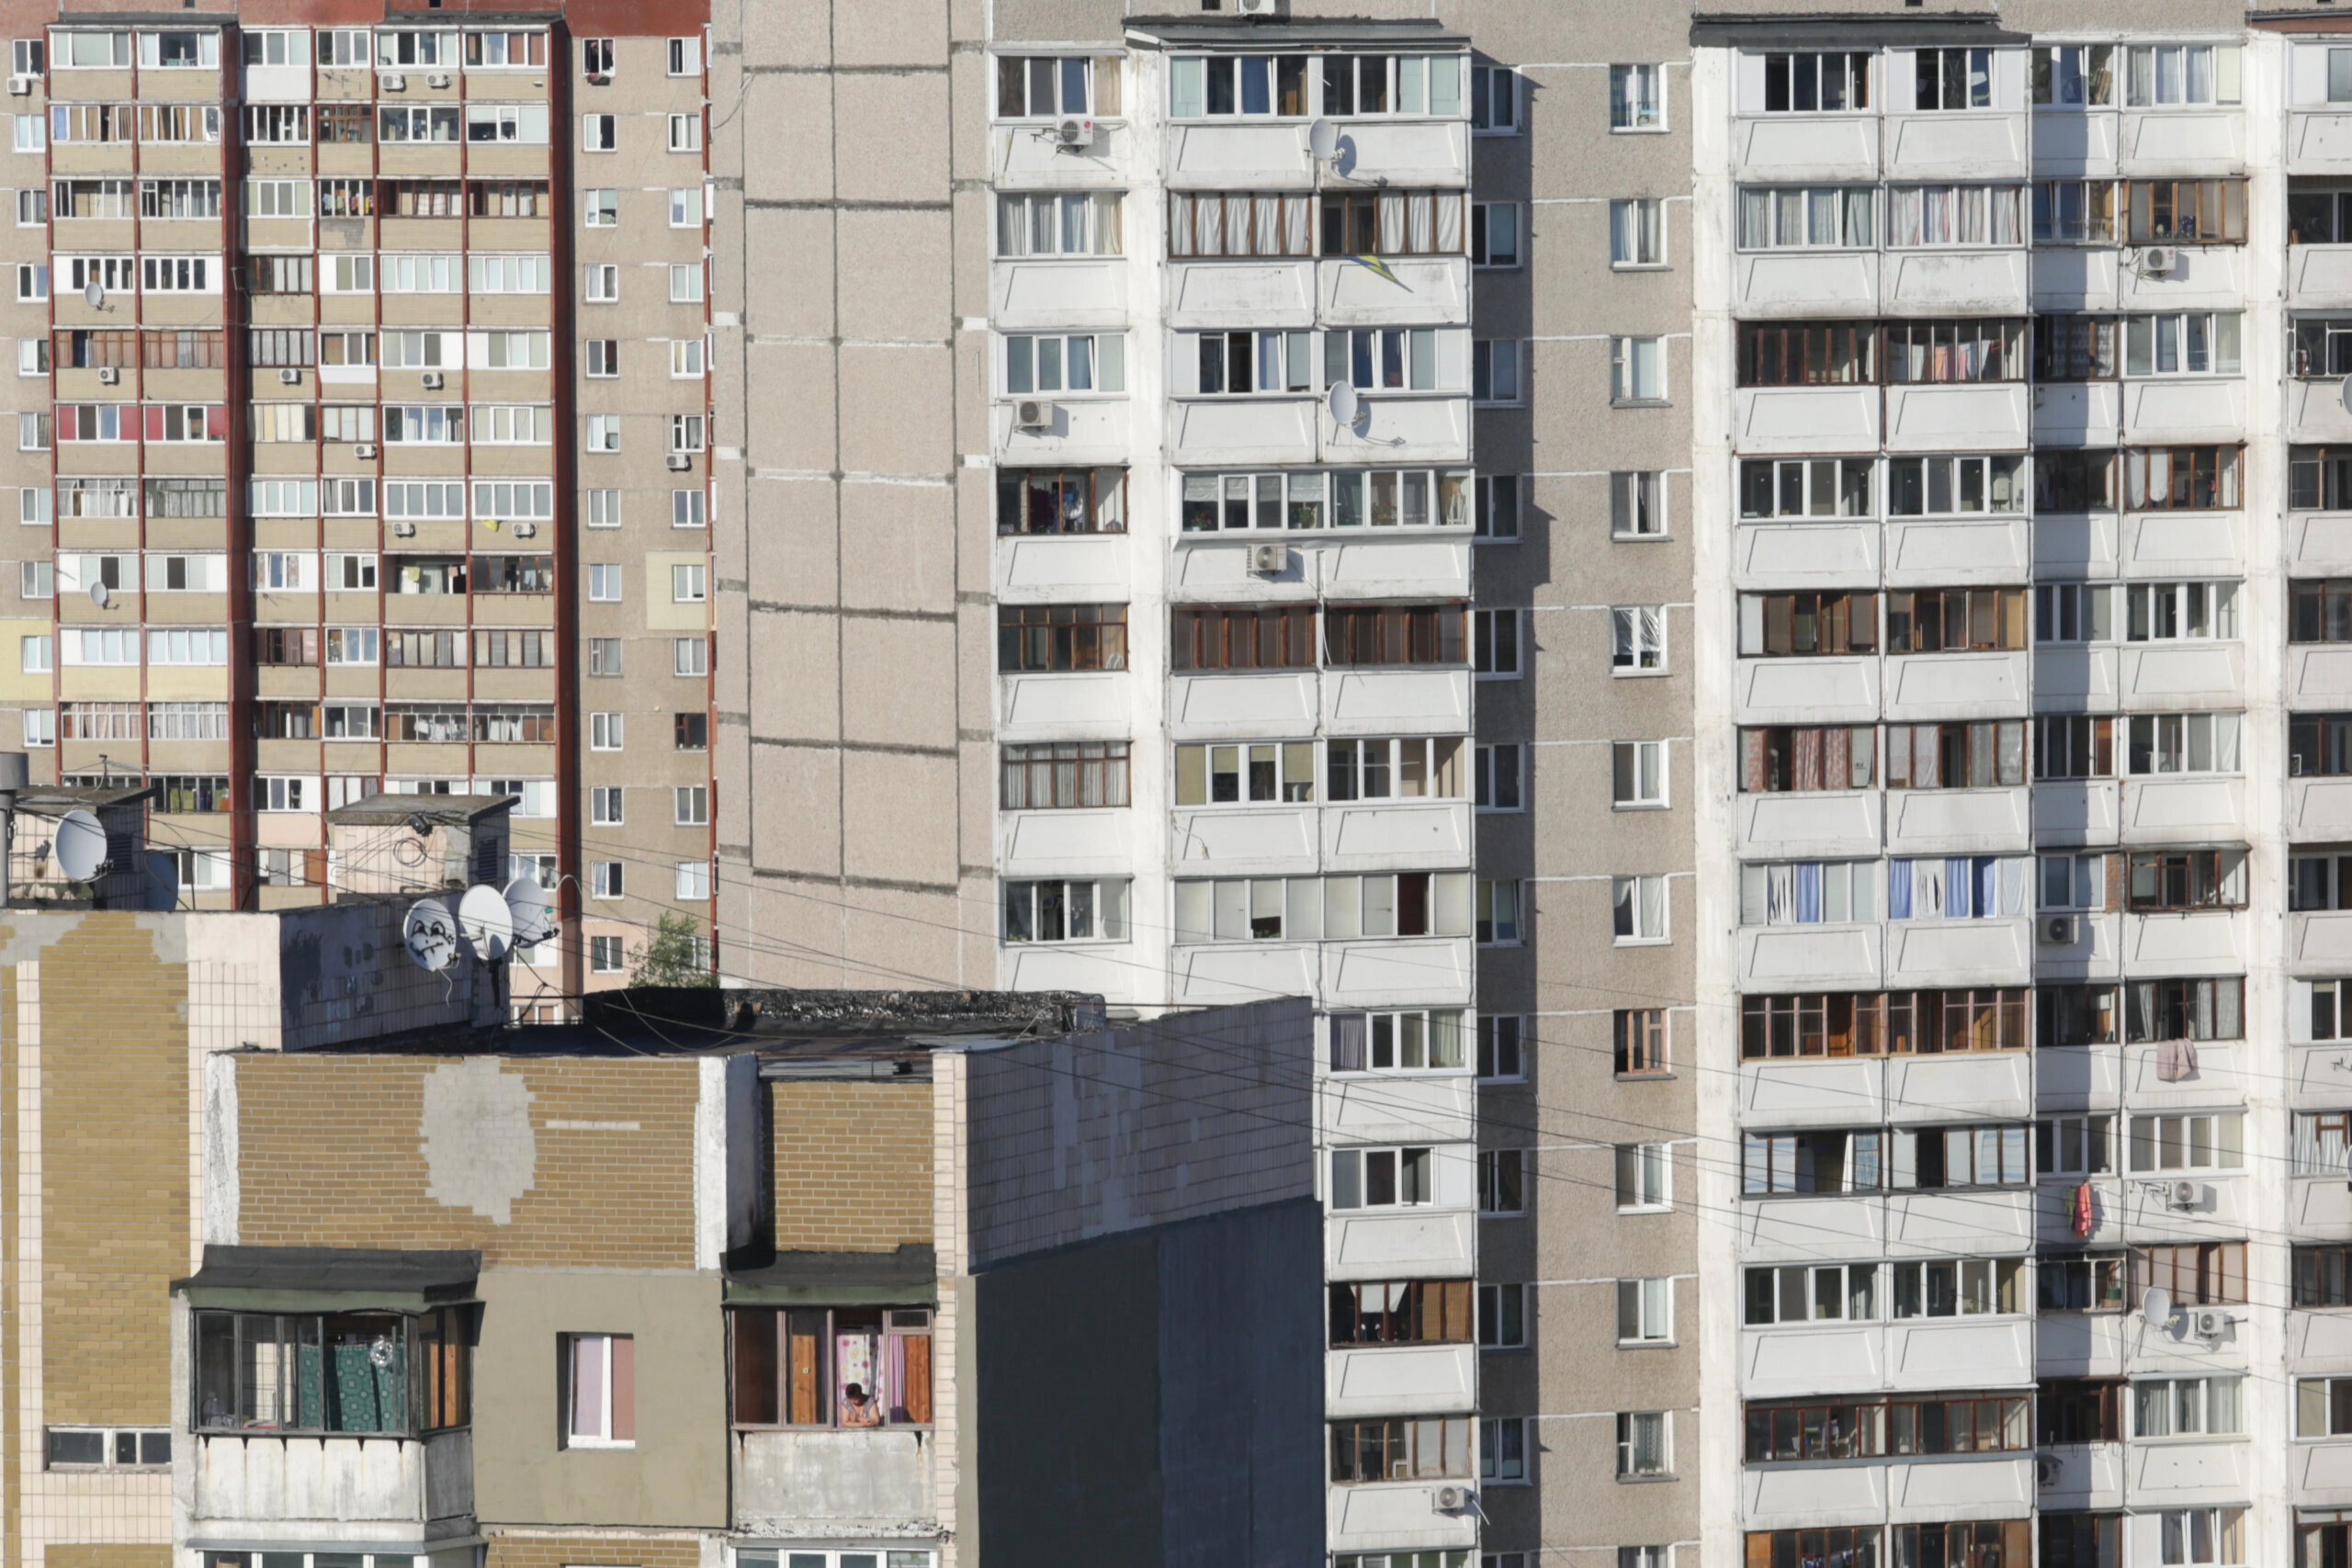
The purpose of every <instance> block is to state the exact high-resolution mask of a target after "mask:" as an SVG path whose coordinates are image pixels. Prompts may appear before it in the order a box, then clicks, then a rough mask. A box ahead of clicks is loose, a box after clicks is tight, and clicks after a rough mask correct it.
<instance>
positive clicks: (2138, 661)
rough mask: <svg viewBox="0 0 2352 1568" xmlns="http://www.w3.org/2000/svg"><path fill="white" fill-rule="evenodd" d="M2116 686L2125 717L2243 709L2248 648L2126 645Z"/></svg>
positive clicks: (2118, 665)
mask: <svg viewBox="0 0 2352 1568" xmlns="http://www.w3.org/2000/svg"><path fill="white" fill-rule="evenodd" d="M2116 683H2117V685H2118V687H2119V692H2118V695H2119V696H2120V699H2121V702H2122V705H2123V708H2124V710H2125V711H2126V712H2132V713H2150V712H2155V713H2174V712H2177V711H2179V710H2180V709H2182V708H2219V709H2226V710H2232V711H2234V710H2236V709H2239V708H2243V707H2244V706H2245V644H2244V643H2239V642H2204V641H2192V642H2174V643H2157V644H2126V645H2124V647H2123V648H2122V649H2120V651H2119V653H2118V654H2117V658H2116Z"/></svg>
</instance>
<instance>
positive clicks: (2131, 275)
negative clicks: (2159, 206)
mask: <svg viewBox="0 0 2352 1568" xmlns="http://www.w3.org/2000/svg"><path fill="white" fill-rule="evenodd" d="M2167 172H2174V171H2167ZM2245 251H2246V247H2245V246H2244V245H2181V246H2178V247H2177V248H2174V249H2173V264H2172V267H2171V269H2170V270H2169V271H2167V272H2165V273H2162V274H2154V273H2146V272H2143V271H2141V270H2140V269H2139V268H2138V267H2134V266H2124V267H2121V268H2120V269H2119V270H2118V272H2117V275H2116V294H2117V303H2118V304H2119V305H2120V307H2121V308H2122V309H2124V310H2234V309H2236V308H2237V307H2238V306H2239V305H2240V304H2241V303H2242V302H2243V301H2244V300H2245V295H2246V292H2247V288H2248V285H2247V281H2246V275H2247V270H2248V264H2247V262H2246V257H2245Z"/></svg>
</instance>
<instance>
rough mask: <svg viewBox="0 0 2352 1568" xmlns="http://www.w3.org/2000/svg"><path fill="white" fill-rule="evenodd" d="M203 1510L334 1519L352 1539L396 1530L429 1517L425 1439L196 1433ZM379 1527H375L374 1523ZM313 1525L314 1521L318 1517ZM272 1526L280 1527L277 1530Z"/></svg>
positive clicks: (261, 1517)
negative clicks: (208, 1435)
mask: <svg viewBox="0 0 2352 1568" xmlns="http://www.w3.org/2000/svg"><path fill="white" fill-rule="evenodd" d="M189 1468H190V1469H191V1470H192V1471H193V1472H194V1488H195V1498H194V1507H195V1510H196V1513H197V1515H198V1517H203V1518H213V1519H234V1520H238V1521H241V1522H243V1521H252V1522H254V1523H255V1524H260V1525H262V1526H263V1527H264V1529H268V1526H269V1524H270V1523H271V1522H274V1521H278V1520H286V1521H293V1520H303V1521H313V1522H315V1521H320V1520H333V1521H334V1529H335V1531H336V1534H337V1536H338V1538H344V1537H348V1538H349V1539H351V1540H353V1542H354V1544H364V1543H365V1542H366V1541H367V1540H368V1539H370V1538H373V1539H375V1540H382V1539H384V1538H385V1537H386V1536H387V1535H391V1536H393V1537H394V1538H395V1539H397V1538H398V1535H399V1530H398V1525H399V1522H400V1521H402V1520H406V1521H409V1524H408V1531H407V1533H408V1536H409V1538H410V1539H412V1540H413V1539H414V1535H415V1530H416V1526H415V1522H414V1521H416V1520H418V1519H421V1518H423V1517H424V1502H425V1499H424V1480H425V1473H424V1471H425V1447H424V1444H422V1443H415V1442H401V1441H399V1440H397V1439H394V1438H373V1439H370V1438H262V1439H260V1440H258V1441H254V1440H250V1439H245V1438H198V1439H197V1449H196V1460H195V1462H194V1464H193V1465H191V1466H190V1467H189ZM371 1527H373V1528H371ZM313 1528H314V1529H315V1523H314V1524H313ZM271 1533H275V1532H274V1531H273V1532H271Z"/></svg>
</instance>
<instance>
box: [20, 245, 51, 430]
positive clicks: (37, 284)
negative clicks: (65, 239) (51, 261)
mask: <svg viewBox="0 0 2352 1568" xmlns="http://www.w3.org/2000/svg"><path fill="white" fill-rule="evenodd" d="M48 298H49V268H48V267H47V266H46V265H40V264H38V263H23V262H20V263H18V264H17V299H19V300H34V299H48ZM44 445H46V443H44Z"/></svg>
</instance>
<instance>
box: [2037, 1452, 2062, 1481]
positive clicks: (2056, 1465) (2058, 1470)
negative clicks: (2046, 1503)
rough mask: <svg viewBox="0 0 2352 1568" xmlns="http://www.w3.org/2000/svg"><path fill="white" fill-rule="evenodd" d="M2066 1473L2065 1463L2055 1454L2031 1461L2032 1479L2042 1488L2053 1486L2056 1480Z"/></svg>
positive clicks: (2044, 1455)
mask: <svg viewBox="0 0 2352 1568" xmlns="http://www.w3.org/2000/svg"><path fill="white" fill-rule="evenodd" d="M2065 1473H2066V1461H2064V1460H2063V1459H2060V1458H2059V1457H2058V1456H2057V1455H2056V1454H2043V1455H2042V1456H2041V1458H2039V1459H2037V1460H2035V1461H2033V1478H2034V1480H2035V1481H2036V1482H2037V1483H2040V1484H2041V1485H2043V1486H2055V1485H2057V1484H2058V1478H2059V1477H2060V1476H2062V1475H2064V1474H2065Z"/></svg>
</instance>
